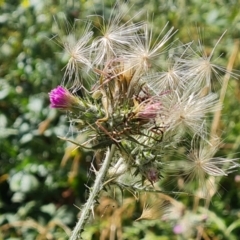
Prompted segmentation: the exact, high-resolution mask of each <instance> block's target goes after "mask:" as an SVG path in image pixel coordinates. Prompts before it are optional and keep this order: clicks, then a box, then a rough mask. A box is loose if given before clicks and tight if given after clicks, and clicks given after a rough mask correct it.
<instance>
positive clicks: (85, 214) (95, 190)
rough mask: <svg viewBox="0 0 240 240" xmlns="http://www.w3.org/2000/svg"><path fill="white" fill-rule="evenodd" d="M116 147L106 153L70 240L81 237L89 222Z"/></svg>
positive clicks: (113, 146)
mask: <svg viewBox="0 0 240 240" xmlns="http://www.w3.org/2000/svg"><path fill="white" fill-rule="evenodd" d="M115 149H116V145H115V144H113V145H112V146H111V149H110V148H108V151H107V153H106V157H105V159H104V161H103V164H102V166H101V168H100V170H99V171H98V173H97V175H96V180H95V182H94V185H93V187H92V189H91V192H90V195H89V198H88V200H87V202H86V203H85V205H84V206H83V209H82V212H81V216H80V218H79V220H78V222H77V225H76V226H75V228H74V230H73V232H72V235H71V237H70V239H69V240H77V239H80V237H81V233H82V232H83V230H84V226H85V224H86V223H87V220H88V219H89V217H90V214H91V211H92V209H93V207H94V203H95V200H96V197H97V196H98V194H99V193H100V191H101V190H102V187H103V182H104V179H105V176H106V173H107V170H108V168H109V165H110V163H111V160H112V157H113V154H114V152H115Z"/></svg>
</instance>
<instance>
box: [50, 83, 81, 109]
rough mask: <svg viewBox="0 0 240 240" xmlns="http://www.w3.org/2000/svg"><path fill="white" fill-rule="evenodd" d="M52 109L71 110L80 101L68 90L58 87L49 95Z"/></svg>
mask: <svg viewBox="0 0 240 240" xmlns="http://www.w3.org/2000/svg"><path fill="white" fill-rule="evenodd" d="M49 98H50V102H51V105H50V106H51V108H61V109H71V108H72V107H73V106H74V105H76V104H77V103H78V100H77V98H76V97H75V96H73V95H72V94H71V93H70V92H69V91H68V90H67V89H66V88H64V87H62V86H58V87H56V88H54V89H53V90H52V91H51V92H50V93H49Z"/></svg>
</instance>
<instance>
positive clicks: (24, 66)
mask: <svg viewBox="0 0 240 240" xmlns="http://www.w3.org/2000/svg"><path fill="white" fill-rule="evenodd" d="M103 2H104V3H103ZM112 5H113V2H112V1H110V0H108V1H103V0H88V1H87V0H86V1H84V0H79V1H77V0H72V1H67V0H65V1H63V0H60V1H54V0H49V1H44V0H42V1H37V0H22V1H20V0H19V1H16V0H8V1H4V0H0V194H1V195H0V239H9V240H10V239H11V240H13V239H14V240H17V239H29V240H30V239H68V237H67V236H68V235H69V234H70V232H71V230H72V228H73V227H74V225H75V222H76V220H77V216H78V214H79V207H81V205H82V204H83V203H84V201H85V199H86V197H87V196H86V194H87V191H86V190H87V188H86V185H87V186H90V185H91V181H92V180H91V175H92V174H91V173H90V172H89V168H90V166H91V160H92V157H91V155H90V153H88V152H80V151H79V150H77V149H75V147H74V146H73V145H70V144H68V143H66V142H64V141H62V140H60V139H59V138H58V136H66V135H67V134H72V132H71V131H72V129H71V127H70V126H69V125H70V124H69V121H68V119H67V117H65V116H64V114H60V113H58V112H56V111H55V110H54V109H50V108H49V99H48V92H50V90H51V89H52V88H54V87H56V86H57V85H59V84H60V83H61V79H62V76H63V72H64V71H62V69H63V68H64V66H65V64H66V61H67V59H66V57H65V56H64V55H63V54H61V52H62V49H61V48H60V47H59V46H58V44H56V42H54V41H52V40H51V39H52V37H53V36H54V35H56V34H57V32H58V29H57V28H58V27H57V26H56V24H55V21H54V16H55V17H57V16H58V17H59V16H60V17H61V16H66V18H67V19H68V21H69V22H73V20H74V19H75V18H80V19H81V18H84V17H86V16H87V15H91V14H96V13H97V14H101V13H102V11H103V9H105V10H104V11H105V12H106V13H108V12H110V10H111V7H112ZM129 5H130V6H132V7H131V9H130V13H131V14H132V16H133V15H135V14H136V13H137V12H139V10H142V11H141V12H140V14H138V15H137V16H136V20H146V19H148V20H149V21H150V22H152V24H153V25H154V27H155V32H157V30H158V29H159V32H160V30H161V29H162V27H163V26H164V25H165V24H166V22H169V26H174V27H175V28H176V29H178V33H177V34H176V35H175V36H174V37H173V39H177V38H178V39H180V40H181V41H182V42H184V43H185V42H186V43H187V42H189V41H192V40H197V39H198V38H199V37H200V38H201V40H202V41H203V43H204V47H205V50H206V51H207V52H208V51H211V49H212V48H213V47H214V45H215V43H216V42H217V40H218V39H219V38H220V36H221V35H222V34H223V32H224V31H225V30H227V33H226V34H225V36H224V38H223V39H222V41H221V42H220V43H219V45H218V47H217V49H216V55H217V56H220V57H219V59H218V62H219V63H220V64H221V65H223V66H228V65H229V64H230V65H233V68H234V69H240V53H239V51H238V49H237V47H238V45H239V38H240V12H239V9H240V2H239V1H238V0H217V1H200V0H189V1H186V0H176V1H164V0H149V1H144V0H135V1H130V4H129ZM143 8H144V9H143ZM147 12H148V14H147ZM130 13H129V14H130ZM152 16H153V17H152ZM130 17H131V16H130V15H129V18H130ZM198 29H201V30H200V32H199V31H198ZM236 51H238V52H237V54H236V56H235V57H234V58H233V57H231V56H233V55H232V54H233V52H236ZM218 86H219V85H218ZM220 87H221V85H220ZM218 88H219V87H216V91H218V90H220V89H218ZM239 104H240V84H239V79H237V78H236V79H230V82H229V87H228V90H227V93H226V97H225V101H224V108H223V111H222V116H221V120H220V124H219V125H218V132H219V134H221V136H222V138H223V143H222V148H221V151H220V152H219V153H218V155H223V156H228V157H234V158H235V157H240V154H239V152H240V139H239V138H240V137H239V132H240V107H239V106H240V105H239ZM94 164H95V163H94ZM96 167H97V164H96ZM180 180H181V179H180ZM180 180H179V181H180ZM218 187H219V188H218V189H217V192H218V193H217V194H214V196H213V197H212V199H211V202H209V203H207V205H208V204H209V208H208V209H209V210H208V212H207V215H208V217H205V214H206V210H203V208H202V207H201V206H206V203H204V202H201V201H200V200H199V199H198V198H193V197H191V196H188V195H178V196H177V199H174V198H172V199H171V201H172V202H173V203H174V205H175V206H176V211H175V218H171V219H170V218H168V217H165V219H160V218H159V219H157V220H150V221H147V220H141V221H134V220H135V219H137V218H138V217H140V215H141V211H142V208H143V209H144V208H145V212H144V214H145V215H144V217H143V219H148V218H150V219H152V218H154V216H153V214H154V212H157V213H158V212H159V210H158V209H157V208H158V207H159V206H158V204H157V200H156V199H157V196H153V195H151V196H150V195H149V196H147V197H149V198H151V199H152V201H153V204H152V205H151V206H150V207H148V208H147V207H146V206H145V207H144V206H143V205H144V198H146V195H143V196H134V194H130V193H124V194H123V196H124V198H122V199H120V200H119V199H115V198H114V194H112V195H111V194H110V193H108V194H105V195H103V196H102V198H101V199H100V201H99V206H98V207H97V209H96V214H95V220H94V221H93V222H92V224H91V226H89V227H88V228H87V230H86V235H85V237H86V239H89V240H90V239H102V240H103V239H111V240H112V239H133V240H134V239H136V240H137V239H145V240H146V239H151V240H154V239H158V240H159V239H236V240H237V239H239V236H240V170H239V171H237V172H234V173H232V174H231V175H229V176H228V177H227V178H224V179H220V180H219V183H218ZM136 197H137V198H138V199H139V201H136V199H135V198H136ZM166 197H167V196H166ZM171 197H176V196H175V195H174V196H173V195H172V196H171ZM180 223H182V225H184V226H186V228H187V230H186V231H183V232H181V233H179V232H178V229H177V227H178V226H179V225H181V224H180ZM111 226H115V230H114V231H112V230H111V228H110V227H111ZM189 229H190V230H189ZM112 232H114V235H113V234H112ZM111 234H112V235H111Z"/></svg>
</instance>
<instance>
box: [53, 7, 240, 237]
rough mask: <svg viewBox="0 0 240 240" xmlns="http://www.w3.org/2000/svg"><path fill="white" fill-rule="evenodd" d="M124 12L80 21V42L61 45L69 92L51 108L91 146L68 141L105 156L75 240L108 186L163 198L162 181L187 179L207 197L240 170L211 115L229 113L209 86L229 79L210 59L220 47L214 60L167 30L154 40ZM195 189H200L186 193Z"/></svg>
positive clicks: (56, 96) (60, 90) (66, 40)
mask: <svg viewBox="0 0 240 240" xmlns="http://www.w3.org/2000/svg"><path fill="white" fill-rule="evenodd" d="M121 9H122V8H121V4H119V3H118V4H116V6H115V8H114V9H113V11H112V14H111V16H110V19H109V20H108V21H107V20H106V19H105V18H104V17H99V16H90V17H89V18H88V19H87V20H85V21H82V23H83V28H84V30H83V33H82V35H81V36H79V37H77V36H76V35H75V32H74V31H75V27H73V32H71V31H70V32H69V34H68V35H67V36H63V37H61V38H60V42H61V44H62V46H63V48H64V49H65V51H66V53H68V54H69V61H68V64H67V66H66V68H65V70H66V71H65V74H64V77H63V82H62V85H61V86H58V87H56V88H55V89H53V90H52V91H51V92H50V93H49V96H50V102H51V107H52V108H58V109H61V110H64V111H65V112H66V113H67V115H68V116H69V118H70V119H71V122H72V123H73V124H74V127H75V128H76V132H77V133H78V134H81V135H84V136H86V139H87V140H86V141H85V142H78V141H77V140H74V139H73V138H69V139H67V138H65V139H66V140H67V141H70V142H71V143H73V144H75V145H76V146H77V147H79V148H80V149H82V150H84V149H87V150H90V151H93V152H100V153H101V156H102V157H103V159H102V165H101V168H100V169H98V170H96V171H95V174H96V179H95V183H94V184H93V186H92V187H90V188H89V198H88V200H87V202H86V204H85V205H84V206H83V207H82V209H81V215H80V219H79V221H78V223H77V225H76V227H75V229H74V230H73V233H72V236H71V238H70V239H71V240H75V239H79V238H80V237H81V233H82V232H83V231H84V226H85V224H86V223H87V221H88V219H89V217H90V215H91V214H92V211H94V207H95V205H96V204H97V202H98V197H99V195H100V192H101V191H102V190H103V188H105V187H106V186H115V187H118V188H120V189H122V190H124V189H128V190H132V191H134V192H137V191H139V192H142V191H152V192H161V181H162V179H164V178H165V177H171V179H174V178H177V177H178V176H180V175H181V176H183V178H184V181H185V186H186V188H185V189H184V191H186V192H188V193H189V192H190V193H191V191H192V193H193V194H194V193H195V190H197V189H198V190H199V189H200V190H201V191H202V193H203V195H202V196H203V197H207V196H208V194H209V191H210V188H211V184H210V185H209V184H208V182H209V181H208V180H209V179H212V177H219V176H227V175H228V174H229V173H230V172H232V171H233V170H234V169H235V168H237V167H238V166H239V165H238V163H237V160H238V159H228V158H226V159H225V158H222V157H215V154H216V152H217V150H218V146H219V144H217V141H211V139H212V138H213V137H216V136H211V135H210V134H209V124H208V122H209V121H208V119H209V114H211V113H213V112H216V111H219V110H220V109H221V107H222V106H221V104H220V103H219V99H218V94H217V93H216V92H214V89H213V87H212V86H211V85H212V82H213V81H215V80H216V79H219V78H220V77H221V74H224V73H226V72H227V70H226V69H225V68H223V67H220V66H218V65H216V64H215V63H213V62H212V59H213V52H214V50H215V48H216V46H217V44H218V42H217V43H216V46H215V47H214V49H213V51H212V52H211V54H210V55H209V56H207V55H206V53H205V52H204V48H203V46H201V45H200V48H199V46H198V44H197V46H195V43H194V42H190V43H187V44H181V43H180V42H179V41H177V40H173V39H174V34H175V33H176V31H175V30H174V29H173V28H171V27H169V26H168V25H165V26H164V27H163V29H162V30H161V31H160V33H159V35H158V36H157V37H156V38H154V34H153V32H154V31H156V32H159V28H157V29H155V30H154V29H152V28H151V27H150V26H149V24H148V23H147V22H139V23H134V18H132V19H130V20H127V21H124V19H125V15H124V12H123V11H121ZM91 19H93V20H91ZM96 19H97V20H98V21H97V22H96V21H94V20H96ZM99 26H100V27H99ZM98 30H99V33H98V35H97V34H96V32H97V31H98ZM95 35H97V37H94V36H95ZM153 39H156V40H155V41H153ZM218 142H219V141H218ZM180 150H181V154H179V151H180ZM175 153H176V154H175ZM192 182H195V183H196V189H189V188H187V186H188V183H192ZM174 190H175V189H173V191H174Z"/></svg>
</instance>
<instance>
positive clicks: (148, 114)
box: [138, 102, 161, 119]
mask: <svg viewBox="0 0 240 240" xmlns="http://www.w3.org/2000/svg"><path fill="white" fill-rule="evenodd" d="M160 108H161V103H160V102H155V103H150V104H147V105H145V106H144V107H143V108H142V109H141V110H140V111H139V113H138V117H140V118H143V119H152V118H155V117H156V116H157V114H158V112H159V110H160Z"/></svg>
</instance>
